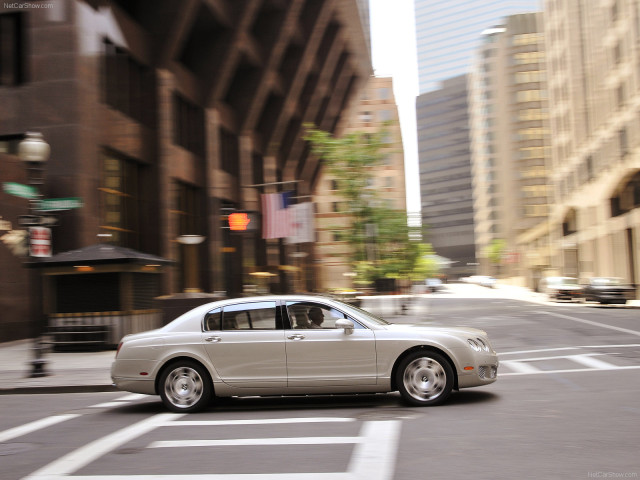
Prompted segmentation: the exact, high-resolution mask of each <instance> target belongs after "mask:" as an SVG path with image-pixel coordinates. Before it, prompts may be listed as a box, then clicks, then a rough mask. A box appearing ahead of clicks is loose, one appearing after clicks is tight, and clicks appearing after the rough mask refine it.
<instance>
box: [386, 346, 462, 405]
mask: <svg viewBox="0 0 640 480" xmlns="http://www.w3.org/2000/svg"><path fill="white" fill-rule="evenodd" d="M397 383H398V389H399V391H400V394H401V395H402V398H403V399H404V400H405V401H406V402H408V403H410V404H412V405H418V406H427V405H437V404H439V403H442V402H444V401H445V400H446V399H447V397H448V396H449V394H450V393H451V390H452V389H453V369H452V368H451V365H450V364H449V362H448V361H447V360H446V359H445V358H444V357H442V356H441V355H439V354H437V353H434V352H414V353H413V354H411V355H409V356H407V357H406V358H405V359H404V360H403V361H402V363H401V364H400V368H399V369H398V377H397Z"/></svg>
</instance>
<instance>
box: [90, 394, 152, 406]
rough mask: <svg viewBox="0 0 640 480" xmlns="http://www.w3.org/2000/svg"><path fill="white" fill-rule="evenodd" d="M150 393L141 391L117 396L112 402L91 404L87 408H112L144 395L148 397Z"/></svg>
mask: <svg viewBox="0 0 640 480" xmlns="http://www.w3.org/2000/svg"><path fill="white" fill-rule="evenodd" d="M148 396H149V395H143V394H140V393H134V394H131V395H125V396H124V397H119V398H116V399H114V400H112V401H110V402H104V403H96V404H95V405H90V406H89V407H87V408H112V407H121V406H122V405H124V404H126V403H129V402H132V401H134V400H139V399H141V398H144V397H148Z"/></svg>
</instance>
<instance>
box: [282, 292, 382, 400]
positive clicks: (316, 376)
mask: <svg viewBox="0 0 640 480" xmlns="http://www.w3.org/2000/svg"><path fill="white" fill-rule="evenodd" d="M285 308H286V312H287V315H288V318H289V322H290V323H289V325H291V326H295V327H294V328H289V329H287V330H286V331H285V335H286V340H285V341H286V351H287V376H288V386H289V387H323V386H349V385H375V384H376V374H377V372H376V341H375V334H374V332H373V331H372V330H370V329H368V328H365V327H364V326H363V325H361V324H359V323H358V322H354V327H355V328H354V329H353V331H352V332H351V333H346V332H345V330H344V329H343V328H336V326H335V322H336V321H337V320H339V319H345V318H348V316H347V315H345V314H344V313H343V312H341V311H340V310H337V309H335V308H332V307H331V306H329V305H326V304H323V303H320V302H307V301H305V302H302V301H301V302H295V301H290V302H286V304H285ZM318 311H319V312H318ZM320 314H322V318H320ZM305 317H306V318H305ZM314 320H315V321H316V323H314ZM351 320H353V319H351ZM318 322H319V324H318Z"/></svg>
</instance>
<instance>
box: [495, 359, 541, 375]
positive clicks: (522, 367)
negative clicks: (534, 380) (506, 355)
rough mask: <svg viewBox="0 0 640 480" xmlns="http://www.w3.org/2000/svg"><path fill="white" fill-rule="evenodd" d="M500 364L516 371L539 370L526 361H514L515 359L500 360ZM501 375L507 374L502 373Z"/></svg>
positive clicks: (536, 371)
mask: <svg viewBox="0 0 640 480" xmlns="http://www.w3.org/2000/svg"><path fill="white" fill-rule="evenodd" d="M500 364H501V365H506V366H507V367H509V368H510V369H511V370H515V371H516V372H518V373H521V374H525V373H538V372H541V370H540V369H539V368H536V367H534V366H533V365H530V364H528V363H527V362H526V361H516V360H505V361H503V362H500ZM502 375H507V374H505V373H503V374H502Z"/></svg>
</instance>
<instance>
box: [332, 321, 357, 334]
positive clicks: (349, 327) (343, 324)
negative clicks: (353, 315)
mask: <svg viewBox="0 0 640 480" xmlns="http://www.w3.org/2000/svg"><path fill="white" fill-rule="evenodd" d="M336 328H344V333H345V334H347V335H350V334H351V333H353V329H354V328H355V326H354V325H353V322H352V321H351V320H347V319H346V318H341V319H340V320H336Z"/></svg>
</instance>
